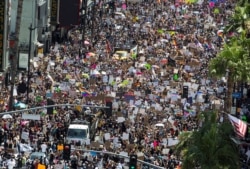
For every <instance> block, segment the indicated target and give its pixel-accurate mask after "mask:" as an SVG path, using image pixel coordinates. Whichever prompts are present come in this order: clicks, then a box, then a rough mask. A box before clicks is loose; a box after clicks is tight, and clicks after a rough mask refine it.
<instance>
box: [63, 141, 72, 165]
mask: <svg viewBox="0 0 250 169" xmlns="http://www.w3.org/2000/svg"><path fill="white" fill-rule="evenodd" d="M70 153H71V145H70V144H64V146H63V160H67V161H68V160H70Z"/></svg>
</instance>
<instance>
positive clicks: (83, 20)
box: [82, 0, 88, 47]
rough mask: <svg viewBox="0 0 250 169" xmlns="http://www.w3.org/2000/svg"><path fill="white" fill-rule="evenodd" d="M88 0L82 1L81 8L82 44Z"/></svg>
mask: <svg viewBox="0 0 250 169" xmlns="http://www.w3.org/2000/svg"><path fill="white" fill-rule="evenodd" d="M87 5H88V0H83V1H82V9H83V10H84V15H83V16H82V45H83V47H84V46H85V45H84V41H85V33H86V19H87V9H88V6H87Z"/></svg>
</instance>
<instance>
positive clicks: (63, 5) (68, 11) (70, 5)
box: [59, 0, 80, 27]
mask: <svg viewBox="0 0 250 169" xmlns="http://www.w3.org/2000/svg"><path fill="white" fill-rule="evenodd" d="M59 6H60V8H59V11H60V12H59V23H60V26H61V27H70V26H72V25H78V24H79V19H80V17H79V12H80V0H70V1H69V0H60V5H59Z"/></svg>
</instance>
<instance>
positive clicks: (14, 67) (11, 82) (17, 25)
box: [9, 0, 23, 110]
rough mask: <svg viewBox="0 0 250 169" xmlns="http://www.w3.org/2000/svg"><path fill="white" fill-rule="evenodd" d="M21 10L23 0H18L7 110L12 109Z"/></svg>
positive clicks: (11, 51) (11, 50) (11, 49)
mask: <svg viewBox="0 0 250 169" xmlns="http://www.w3.org/2000/svg"><path fill="white" fill-rule="evenodd" d="M22 12H23V0H18V4H17V15H16V30H15V43H14V46H13V48H10V58H9V59H10V65H11V73H10V74H11V81H10V85H11V88H10V98H9V110H12V109H13V93H14V86H15V77H16V73H17V58H18V56H17V55H18V50H19V46H18V45H19V33H20V26H21V18H22Z"/></svg>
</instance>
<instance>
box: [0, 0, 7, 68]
mask: <svg viewBox="0 0 250 169" xmlns="http://www.w3.org/2000/svg"><path fill="white" fill-rule="evenodd" d="M5 3H6V2H5V0H1V1H0V70H2V69H3V57H4V19H5V17H4V14H5Z"/></svg>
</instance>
